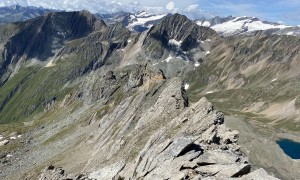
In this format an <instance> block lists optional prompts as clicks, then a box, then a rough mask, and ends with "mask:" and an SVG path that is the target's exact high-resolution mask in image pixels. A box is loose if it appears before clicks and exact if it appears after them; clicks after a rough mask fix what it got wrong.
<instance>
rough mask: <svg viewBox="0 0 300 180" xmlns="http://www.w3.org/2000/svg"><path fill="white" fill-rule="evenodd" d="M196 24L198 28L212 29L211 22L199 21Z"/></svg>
mask: <svg viewBox="0 0 300 180" xmlns="http://www.w3.org/2000/svg"><path fill="white" fill-rule="evenodd" d="M196 24H197V25H198V26H205V27H210V25H211V24H210V22H209V21H204V22H201V21H197V22H196Z"/></svg>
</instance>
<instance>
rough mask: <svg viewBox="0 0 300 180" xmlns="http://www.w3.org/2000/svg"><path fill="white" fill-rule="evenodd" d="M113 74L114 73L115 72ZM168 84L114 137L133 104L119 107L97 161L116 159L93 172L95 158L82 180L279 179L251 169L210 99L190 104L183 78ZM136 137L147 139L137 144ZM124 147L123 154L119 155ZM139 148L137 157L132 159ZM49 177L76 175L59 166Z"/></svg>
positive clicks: (109, 119)
mask: <svg viewBox="0 0 300 180" xmlns="http://www.w3.org/2000/svg"><path fill="white" fill-rule="evenodd" d="M138 74H139V73H138ZM108 75H109V77H112V73H108V74H107V77H108ZM164 87H165V88H164V89H163V91H162V92H161V93H160V95H159V96H158V98H157V100H156V102H155V103H154V104H153V105H152V106H151V107H150V108H149V109H148V110H146V111H144V112H142V113H141V114H139V116H140V118H139V119H138V121H137V123H136V125H135V127H132V128H126V126H124V127H123V128H122V130H120V131H119V132H118V133H116V134H118V135H116V139H112V138H111V136H114V135H110V131H111V130H110V129H111V128H113V127H115V126H117V124H123V123H122V121H124V120H126V118H127V115H126V114H127V113H126V112H124V108H126V107H128V106H130V104H126V103H125V104H123V105H122V107H123V109H118V107H117V109H116V110H115V111H114V112H112V114H111V115H109V116H106V117H104V118H102V120H101V123H100V125H99V128H100V132H99V133H103V134H102V135H101V138H100V139H103V141H105V140H106V144H103V146H98V148H100V149H97V150H96V151H99V153H97V152H95V151H93V154H94V155H95V154H97V157H96V156H94V159H92V161H98V162H101V159H106V161H109V162H110V163H105V164H106V165H103V166H102V168H98V169H96V170H94V171H92V172H89V170H88V169H89V168H92V164H93V163H92V161H90V162H89V164H88V165H87V166H86V171H85V173H84V175H82V176H80V177H84V178H82V179H101V180H104V179H107V180H108V179H149V180H150V179H174V180H176V179H229V178H241V179H252V178H256V177H259V178H261V179H274V178H273V177H271V176H269V175H268V174H267V173H266V172H265V171H264V170H262V169H259V170H256V171H253V172H251V165H250V163H249V161H248V159H247V157H245V155H244V154H243V153H242V152H241V151H240V146H239V145H238V144H237V139H238V132H237V131H231V130H230V129H228V128H226V126H225V125H224V116H223V114H222V113H221V112H218V111H217V110H215V109H214V108H213V106H212V104H211V103H210V102H208V101H207V99H206V98H202V99H200V100H199V101H198V102H197V103H194V104H190V105H189V103H188V99H187V97H186V95H185V92H184V89H183V88H182V82H181V81H180V80H179V79H177V78H175V79H173V80H171V81H169V82H168V83H167V84H166V85H165V86H164ZM132 108H134V107H132ZM125 111H126V110H125ZM115 112H118V114H114V113H115ZM130 112H132V111H131V110H130ZM122 114H123V115H122ZM108 123H110V124H108ZM142 134H144V135H143V136H141V135H142ZM118 137H120V139H119V138H118ZM128 137H130V139H129V138H128ZM136 138H139V140H140V141H145V140H146V142H145V143H138V144H140V146H138V145H137V144H135V145H134V143H133V142H134V141H136V140H135V139H136ZM100 139H99V140H100ZM128 140H129V141H132V142H128ZM107 144H110V145H109V146H108V145H107ZM128 144H129V145H128ZM133 146H135V147H133ZM121 148H122V149H123V151H122V152H123V153H119V152H120V151H121ZM104 149H107V150H109V151H106V150H104ZM135 149H138V153H137V155H136V156H135V157H134V158H128V155H129V154H132V153H133V152H132V151H134V150H135ZM124 150H125V151H124ZM100 152H102V153H100ZM104 152H108V153H109V154H108V155H107V154H103V153H104ZM133 155H134V154H133ZM99 156H100V157H99ZM105 157H106V158H105ZM96 159H98V160H96ZM112 159H113V161H111V160H112ZM92 169H95V168H92ZM45 172H49V173H46V174H45ZM53 173H54V175H53ZM49 177H51V178H52V179H62V177H68V178H70V179H76V178H75V176H74V177H72V176H70V175H69V176H68V175H65V174H64V171H62V170H61V169H59V168H58V170H56V169H55V168H52V169H51V170H49V168H48V169H46V171H44V174H42V178H45V179H49ZM51 178H50V179H51Z"/></svg>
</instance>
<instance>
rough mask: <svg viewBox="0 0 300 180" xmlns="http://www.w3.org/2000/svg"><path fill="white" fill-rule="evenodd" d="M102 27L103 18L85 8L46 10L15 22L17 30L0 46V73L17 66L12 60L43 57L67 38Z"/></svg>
mask: <svg viewBox="0 0 300 180" xmlns="http://www.w3.org/2000/svg"><path fill="white" fill-rule="evenodd" d="M105 27H106V25H105V23H104V22H103V21H100V20H97V19H96V18H95V17H94V16H93V15H92V14H90V13H89V12H87V11H81V12H72V13H67V12H59V13H49V14H46V15H44V16H41V17H38V18H35V19H32V20H30V21H26V22H21V23H17V24H16V28H17V29H18V32H17V33H16V34H15V35H13V36H11V37H10V38H9V40H8V41H7V42H6V43H5V44H4V47H3V52H2V58H3V62H2V65H1V69H2V70H1V71H0V72H1V74H0V76H2V75H3V74H4V73H11V71H15V69H19V68H15V67H16V66H17V65H16V64H18V63H22V62H23V63H24V61H26V60H29V59H37V60H39V61H46V60H48V59H49V58H51V57H53V56H54V55H55V53H56V51H58V50H59V49H61V48H62V47H63V46H64V45H65V43H66V42H67V41H71V40H74V39H78V38H82V37H85V36H87V35H89V34H90V33H91V32H93V31H98V30H101V29H103V28H105ZM7 71H8V72H7Z"/></svg>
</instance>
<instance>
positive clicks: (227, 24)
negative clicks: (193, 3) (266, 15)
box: [196, 16, 291, 35]
mask: <svg viewBox="0 0 300 180" xmlns="http://www.w3.org/2000/svg"><path fill="white" fill-rule="evenodd" d="M210 21H211V22H210ZM196 23H197V24H198V25H199V26H206V27H210V28H212V29H214V30H215V31H217V32H218V33H220V34H223V35H232V34H240V33H246V32H253V31H259V30H269V29H284V28H288V27H291V26H286V25H282V24H276V23H270V22H265V21H261V20H259V19H257V18H255V17H245V16H243V17H227V18H219V19H217V20H216V19H211V20H198V21H196Z"/></svg>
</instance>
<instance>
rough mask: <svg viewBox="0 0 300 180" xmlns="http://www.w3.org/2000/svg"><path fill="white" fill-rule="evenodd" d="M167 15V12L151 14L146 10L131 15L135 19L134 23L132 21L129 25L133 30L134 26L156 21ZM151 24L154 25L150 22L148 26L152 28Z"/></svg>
mask: <svg viewBox="0 0 300 180" xmlns="http://www.w3.org/2000/svg"><path fill="white" fill-rule="evenodd" d="M165 16H166V14H161V15H149V14H147V13H146V12H144V13H141V14H138V15H137V16H134V15H131V16H130V17H131V19H133V20H134V21H133V22H132V23H130V24H129V25H128V26H127V27H128V28H129V29H131V30H132V29H133V27H135V26H138V25H145V24H146V23H147V22H149V21H156V20H159V19H162V18H163V17H165ZM151 26H153V25H151V24H149V25H148V26H147V27H148V28H151Z"/></svg>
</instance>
